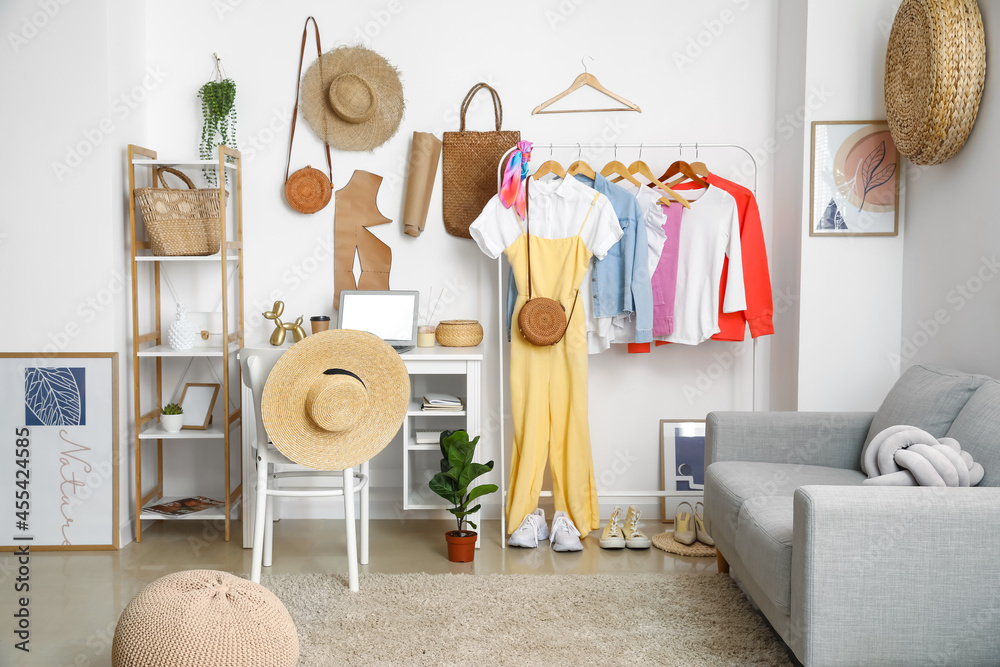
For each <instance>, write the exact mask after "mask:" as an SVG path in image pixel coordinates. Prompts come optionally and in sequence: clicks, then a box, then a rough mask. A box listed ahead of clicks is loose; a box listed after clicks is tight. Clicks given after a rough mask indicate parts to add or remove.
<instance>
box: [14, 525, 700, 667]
mask: <svg viewBox="0 0 1000 667" xmlns="http://www.w3.org/2000/svg"><path fill="white" fill-rule="evenodd" d="M451 527H452V524H451V522H448V521H416V520H411V521H395V520H391V519H387V520H377V521H372V528H371V531H372V532H371V559H370V560H371V563H370V564H369V565H367V566H362V567H361V572H362V574H364V573H366V572H384V573H408V572H429V573H448V572H451V573H465V574H477V573H479V574H482V573H505V574H512V573H524V574H597V573H610V574H615V573H620V574H628V573H637V572H687V573H695V572H714V571H716V562H715V559H714V558H681V557H677V556H672V555H670V554H667V553H665V552H663V551H660V550H659V549H656V548H651V549H648V550H643V551H632V550H628V549H623V550H620V551H608V550H603V549H601V548H600V547H599V545H598V543H597V537H598V535H599V533H598V532H596V531H595V532H594V533H592V534H591V535H592V537H590V538H588V539H585V540H584V541H583V542H584V550H583V551H582V552H578V553H556V552H554V551H552V550H551V549H550V548H549V547H548V542H543V543H542V546H541V547H540V548H538V549H511V548H507V549H501V548H500V546H501V545H500V534H499V532H500V527H499V521H485V522H484V525H483V526H482V528H483V531H482V535H483V539H482V540H481V542H482V545H481V548H480V550H479V552H478V553H477V554H476V560H475V562H473V563H450V562H448V560H447V557H446V549H445V542H444V532H445V531H446V530H450V529H451ZM668 529H669V526H666V525H662V524H660V523H658V522H656V523H654V522H644V525H643V530H644V531H645V532H646V533H647V534H649V535H653V534H654V533H656V532H661V531H663V530H668ZM241 534H242V533H241V528H240V524H239V523H236V524H235V525H234V526H233V530H232V535H233V539H232V540H231V541H230V542H226V541H224V540H223V539H222V536H221V534H220V533H219V532H218V531H217V530H216V529H215V528H214V527H213V526H212V525H211V524H207V523H202V522H193V521H184V522H180V521H174V522H168V521H161V522H159V523H158V525H154V526H152V527H150V528H148V529H146V530H144V531H143V541H142V544H136V543H135V542H133V543H131V544H129V545H128V546H126V547H124V548H123V549H121V550H120V551H118V552H97V551H95V552H72V553H69V552H63V553H57V552H56V553H53V552H48V553H35V554H32V555H31V563H30V581H29V585H30V591H29V592H27V593H25V592H20V593H16V592H15V590H14V586H15V584H16V583H17V582H16V578H17V577H18V574H17V563H16V562H15V557H14V556H12V555H11V554H0V618H3V619H6V620H5V621H4V622H3V623H0V665H3V666H4V667H6V666H8V665H11V666H13V665H17V666H18V667H21V666H24V667H36V666H37V667H62V666H64V665H73V666H74V667H97V666H100V667H105V666H106V665H110V664H111V662H110V656H111V640H112V637H113V636H114V629H115V624H116V622H117V620H118V616H119V614H120V613H121V610H122V609H123V608H124V607H125V605H126V604H127V603H128V601H129V600H130V599H131V598H132V597H133V596H134V595H135V594H136V593H138V592H139V591H140V590H141V589H142V588H143V587H144V586H145V585H146V584H148V583H150V582H152V581H154V580H156V579H158V578H159V577H162V576H163V575H165V574H169V573H171V572H177V571H180V570H190V569H213V570H225V571H229V572H237V573H246V572H249V571H250V550H249V549H243V548H242V545H241V542H240V535H241ZM266 572H272V573H275V574H284V573H297V572H336V573H346V572H347V564H346V561H345V557H344V529H343V523H342V522H341V521H319V520H290V519H285V520H283V521H279V522H278V523H277V524H276V526H275V529H274V565H273V566H272V567H271V568H268V569H265V573H266ZM360 594H361V595H363V594H364V588H363V587H362V589H361V593H360ZM22 596H24V597H28V598H29V609H30V619H31V629H30V631H31V641H30V644H29V647H30V648H31V652H30V653H27V654H25V653H23V652H21V651H17V650H15V649H14V648H13V646H12V645H13V643H14V641H13V640H14V636H13V622H12V619H13V614H14V612H15V611H16V609H17V598H19V597H22Z"/></svg>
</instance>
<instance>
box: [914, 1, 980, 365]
mask: <svg viewBox="0 0 1000 667" xmlns="http://www.w3.org/2000/svg"><path fill="white" fill-rule="evenodd" d="M979 6H980V10H981V11H982V14H983V22H984V24H985V27H986V44H987V59H988V63H987V80H986V89H985V91H984V92H983V100H982V105H981V106H980V108H979V117H978V119H977V120H976V125H975V127H974V129H973V131H972V134H971V136H970V137H969V141H968V143H967V144H966V145H965V148H963V149H962V151H961V152H960V153H959V154H958V155H956V156H955V157H954V158H952V159H951V160H950V161H948V162H946V163H944V164H943V165H939V166H936V167H927V168H922V167H917V166H914V165H908V169H907V173H906V179H905V185H904V187H905V197H906V212H907V215H906V220H905V223H904V224H905V225H906V241H905V250H904V257H905V258H904V263H903V330H902V336H903V344H902V348H901V349H902V354H901V366H902V367H903V368H904V369H905V368H906V367H908V366H911V365H912V364H915V363H927V362H930V363H940V364H946V365H948V366H953V367H956V368H959V369H961V370H967V371H975V372H981V373H986V374H988V375H992V376H994V377H1000V349H998V348H1000V337H998V335H997V334H998V331H1000V214H998V210H997V209H998V206H997V204H998V201H997V195H998V193H1000V182H998V178H997V174H998V171H1000V170H998V168H997V147H998V146H1000V87H998V86H997V85H995V83H996V82H995V81H991V78H990V74H991V73H992V74H993V75H994V76H995V75H996V74H997V72H998V70H997V69H996V68H997V67H1000V58H998V52H997V50H996V46H995V43H992V42H991V37H992V38H994V39H996V38H997V37H998V36H1000V6H997V5H996V4H995V3H990V2H980V3H979ZM991 47H992V50H991Z"/></svg>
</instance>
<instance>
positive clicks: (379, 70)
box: [302, 46, 405, 151]
mask: <svg viewBox="0 0 1000 667" xmlns="http://www.w3.org/2000/svg"><path fill="white" fill-rule="evenodd" d="M404 106H405V104H404V100H403V84H402V83H401V82H400V80H399V72H397V71H396V68H395V67H393V66H392V65H391V64H389V61H388V60H386V59H385V58H383V57H382V56H381V55H379V54H378V53H375V52H374V51H372V50H371V49H367V48H365V47H363V46H344V47H341V48H338V49H334V50H332V51H329V52H327V53H324V54H323V55H322V56H320V57H319V58H318V59H317V60H316V62H314V63H313V64H312V65H311V66H310V67H309V69H308V70H307V71H306V75H305V76H304V77H303V78H302V115H303V117H304V118H305V119H306V122H307V123H309V127H311V128H312V129H313V131H314V132H315V133H316V134H317V135H319V138H320V139H323V140H325V141H326V142H327V143H328V144H330V145H331V146H333V147H334V148H337V149H340V150H343V151H370V150H374V149H375V148H377V147H379V146H381V145H382V144H384V143H385V142H386V141H388V140H389V139H390V138H392V135H394V134H395V133H396V130H397V129H398V128H399V123H400V121H401V120H402V118H403V107H404Z"/></svg>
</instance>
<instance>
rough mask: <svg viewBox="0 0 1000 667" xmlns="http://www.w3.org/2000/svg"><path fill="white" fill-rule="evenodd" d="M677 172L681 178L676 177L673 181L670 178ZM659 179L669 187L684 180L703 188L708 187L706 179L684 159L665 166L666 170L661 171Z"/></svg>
mask: <svg viewBox="0 0 1000 667" xmlns="http://www.w3.org/2000/svg"><path fill="white" fill-rule="evenodd" d="M678 174H680V175H681V176H682V178H678V179H676V180H673V181H671V180H670V179H671V178H673V177H674V176H677V175H678ZM660 180H661V181H663V182H664V183H666V184H667V185H668V186H670V187H674V186H675V185H678V184H679V183H683V182H684V181H692V182H693V183H696V184H697V185H700V186H701V187H703V188H707V187H708V181H705V180H703V179H702V178H701V177H700V176H699V175H698V174H696V173H695V171H694V169H692V168H691V165H689V164H688V163H687V162H685V161H684V160H677V161H676V162H674V163H673V164H672V165H670V166H669V167H667V170H666V171H665V172H663V176H660Z"/></svg>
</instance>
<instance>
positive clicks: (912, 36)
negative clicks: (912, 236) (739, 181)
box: [885, 0, 986, 165]
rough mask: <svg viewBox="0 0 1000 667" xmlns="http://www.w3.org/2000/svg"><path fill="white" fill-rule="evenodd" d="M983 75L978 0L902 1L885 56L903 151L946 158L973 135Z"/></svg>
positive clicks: (916, 158) (892, 125) (922, 160)
mask: <svg viewBox="0 0 1000 667" xmlns="http://www.w3.org/2000/svg"><path fill="white" fill-rule="evenodd" d="M985 80H986V38H985V35H984V32H983V19H982V16H981V15H980V13H979V6H978V5H977V4H976V0H903V3H902V4H901V5H900V6H899V11H897V12H896V19H895V21H893V24H892V32H891V33H890V35H889V47H888V49H887V52H886V57H885V109H886V115H887V116H888V119H889V130H890V131H891V132H892V138H893V140H894V141H895V142H896V147H897V148H898V149H899V152H900V153H902V154H903V155H905V156H906V157H908V158H909V159H910V161H911V162H914V163H915V164H924V165H933V164H941V163H942V162H945V161H946V160H949V159H951V158H952V157H953V156H954V155H955V154H956V153H958V151H959V150H961V149H962V146H964V145H965V141H966V140H967V139H968V138H969V133H970V132H971V131H972V126H973V124H974V123H975V122H976V114H977V112H978V111H979V101H980V99H981V98H982V95H983V84H984V82H985Z"/></svg>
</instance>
